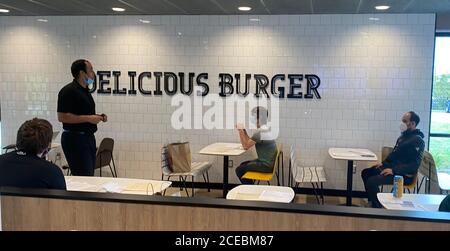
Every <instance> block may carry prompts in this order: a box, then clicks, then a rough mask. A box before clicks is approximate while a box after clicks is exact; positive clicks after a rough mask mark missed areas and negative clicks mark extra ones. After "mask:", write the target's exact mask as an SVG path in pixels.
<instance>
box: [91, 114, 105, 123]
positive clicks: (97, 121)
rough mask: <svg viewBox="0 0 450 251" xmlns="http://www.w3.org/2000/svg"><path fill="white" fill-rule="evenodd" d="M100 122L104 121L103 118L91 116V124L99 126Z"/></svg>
mask: <svg viewBox="0 0 450 251" xmlns="http://www.w3.org/2000/svg"><path fill="white" fill-rule="evenodd" d="M100 121H103V117H102V116H101V115H90V116H89V123H91V124H94V125H96V124H98V123H100Z"/></svg>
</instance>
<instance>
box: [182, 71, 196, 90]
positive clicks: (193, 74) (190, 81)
mask: <svg viewBox="0 0 450 251" xmlns="http://www.w3.org/2000/svg"><path fill="white" fill-rule="evenodd" d="M178 76H179V78H180V91H181V93H183V94H184V95H191V93H192V89H193V88H194V77H195V73H193V72H189V80H188V81H189V83H188V88H189V89H188V90H187V91H186V90H185V89H184V72H179V73H178Z"/></svg>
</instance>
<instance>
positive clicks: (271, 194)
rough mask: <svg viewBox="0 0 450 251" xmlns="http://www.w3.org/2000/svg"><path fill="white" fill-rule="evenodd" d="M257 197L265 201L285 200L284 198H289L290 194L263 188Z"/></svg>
mask: <svg viewBox="0 0 450 251" xmlns="http://www.w3.org/2000/svg"><path fill="white" fill-rule="evenodd" d="M259 199H260V200H265V201H274V202H285V201H286V200H289V199H290V196H289V194H287V193H283V192H277V191H267V190H264V191H263V192H262V193H261V194H260V195H259Z"/></svg>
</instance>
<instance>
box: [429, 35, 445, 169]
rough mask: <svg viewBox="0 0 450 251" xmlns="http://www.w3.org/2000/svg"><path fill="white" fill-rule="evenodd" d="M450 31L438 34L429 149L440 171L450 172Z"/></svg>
mask: <svg viewBox="0 0 450 251" xmlns="http://www.w3.org/2000/svg"><path fill="white" fill-rule="evenodd" d="M449 65H450V33H437V34H436V47H435V52H434V73H433V74H434V75H433V94H432V98H431V124H430V143H429V151H430V152H431V154H432V155H433V158H434V160H435V161H436V168H437V170H438V171H439V172H446V173H450V67H449Z"/></svg>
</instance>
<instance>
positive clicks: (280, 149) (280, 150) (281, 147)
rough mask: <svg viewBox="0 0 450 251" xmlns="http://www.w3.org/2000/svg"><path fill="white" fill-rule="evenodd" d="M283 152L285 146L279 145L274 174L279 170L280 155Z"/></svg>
mask: <svg viewBox="0 0 450 251" xmlns="http://www.w3.org/2000/svg"><path fill="white" fill-rule="evenodd" d="M282 151H283V145H277V155H276V156H275V161H274V162H273V169H272V174H275V172H276V171H277V169H278V163H279V158H280V153H281V152H282Z"/></svg>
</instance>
